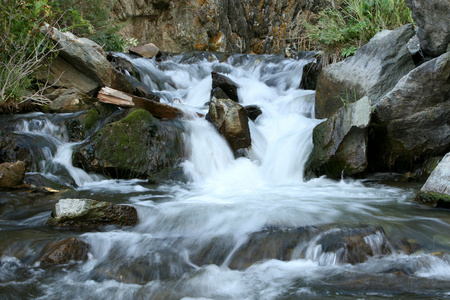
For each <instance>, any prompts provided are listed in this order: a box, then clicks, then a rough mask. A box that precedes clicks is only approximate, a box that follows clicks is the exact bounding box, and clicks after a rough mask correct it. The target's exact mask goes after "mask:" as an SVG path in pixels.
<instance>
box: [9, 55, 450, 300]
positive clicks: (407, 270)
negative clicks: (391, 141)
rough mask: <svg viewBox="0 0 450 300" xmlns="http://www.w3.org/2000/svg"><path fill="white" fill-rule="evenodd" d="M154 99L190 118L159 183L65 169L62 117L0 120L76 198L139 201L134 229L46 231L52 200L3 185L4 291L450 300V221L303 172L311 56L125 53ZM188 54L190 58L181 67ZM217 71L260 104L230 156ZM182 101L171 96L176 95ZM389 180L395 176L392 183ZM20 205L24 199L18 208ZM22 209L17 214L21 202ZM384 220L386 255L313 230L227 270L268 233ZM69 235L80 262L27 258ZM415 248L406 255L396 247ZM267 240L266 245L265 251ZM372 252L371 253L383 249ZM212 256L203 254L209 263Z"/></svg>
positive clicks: (360, 184) (397, 197)
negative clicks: (333, 246)
mask: <svg viewBox="0 0 450 300" xmlns="http://www.w3.org/2000/svg"><path fill="white" fill-rule="evenodd" d="M130 60H131V62H132V63H133V65H134V66H135V68H136V69H137V70H138V72H139V74H140V78H141V80H142V82H143V83H145V84H146V85H147V86H148V87H149V88H150V89H152V90H154V92H155V93H157V94H158V95H160V96H161V97H162V101H163V102H166V103H168V104H171V105H175V106H177V107H179V108H181V109H183V110H184V111H186V112H188V113H186V114H187V116H188V117H186V118H185V120H183V121H182V122H183V127H184V128H185V132H184V133H183V138H184V141H185V145H186V153H188V156H187V158H186V160H185V161H183V162H182V163H181V166H182V168H183V170H184V172H185V175H186V177H187V178H188V181H187V182H173V181H168V182H167V183H165V184H162V185H154V184H149V183H147V182H146V181H145V180H137V179H136V180H115V179H108V178H104V177H101V176H99V175H97V174H88V173H86V172H85V171H83V170H81V169H79V168H75V167H73V166H72V164H71V153H72V148H73V147H74V146H75V144H74V143H69V142H68V138H67V132H66V131H65V129H64V128H65V127H64V126H63V124H62V122H61V121H60V118H62V119H64V118H70V117H71V116H70V115H62V116H58V115H47V114H32V115H27V116H15V117H8V118H7V119H6V118H3V120H2V121H0V124H1V125H2V127H6V124H8V126H9V127H11V126H12V127H13V128H14V129H13V130H14V131H15V132H17V134H23V135H30V134H31V135H33V136H35V137H38V138H42V139H45V140H47V141H48V142H47V144H48V147H47V149H42V153H43V155H42V157H44V158H43V159H42V160H41V161H40V162H39V163H38V164H36V167H35V171H36V172H37V173H40V174H44V175H45V176H48V177H49V178H51V177H52V176H55V175H54V173H55V170H60V169H64V170H66V171H67V172H66V173H68V174H70V177H71V178H72V179H73V181H72V182H73V183H72V185H73V186H74V188H75V194H74V197H77V198H90V199H95V200H99V201H110V202H113V203H117V204H128V205H133V206H135V207H136V208H137V210H138V215H139V220H140V222H139V224H138V225H137V226H136V227H134V228H127V229H117V228H112V229H110V228H108V229H105V230H101V231H96V232H84V233H83V232H79V231H73V230H54V229H51V228H48V227H47V226H46V225H44V223H45V221H46V219H47V218H48V217H49V215H50V211H51V207H52V205H53V203H52V202H46V201H40V200H39V199H38V200H36V199H34V198H33V200H32V201H31V200H30V201H29V202H26V201H28V200H26V199H25V198H27V197H28V196H26V195H24V194H23V193H16V192H14V191H11V192H4V193H2V195H1V197H2V202H1V204H2V206H0V207H1V208H2V210H1V211H0V212H1V214H0V225H1V227H0V240H1V241H2V242H1V246H0V253H1V254H2V257H1V258H0V298H1V299H18V298H22V299H27V298H29V299H68V298H71V299H113V298H114V299H324V298H331V299H384V298H395V299H442V298H449V297H450V255H449V254H448V253H449V250H450V236H449V234H448V232H449V229H450V217H449V214H448V211H443V210H435V209H432V208H428V207H425V206H421V205H418V204H416V203H414V202H413V198H414V195H415V193H416V192H417V186H415V185H406V186H395V185H387V184H383V183H382V180H380V179H379V178H383V176H385V177H387V178H390V180H393V179H394V178H395V177H393V176H391V175H389V174H387V175H386V174H385V175H383V176H381V175H379V176H377V177H376V176H372V177H369V178H367V179H364V180H350V179H342V180H340V181H335V180H330V179H327V178H325V177H321V178H314V179H309V180H306V179H305V178H304V164H305V162H306V160H307V159H308V155H309V153H310V151H311V149H312V130H313V128H314V127H315V126H316V125H317V124H318V123H320V122H321V121H322V120H316V119H314V118H313V115H314V92H313V91H305V90H301V89H299V86H300V81H301V77H302V69H303V66H304V64H306V63H307V62H308V61H307V60H294V59H285V58H283V57H278V56H245V55H236V56H231V57H230V58H229V59H228V60H227V61H225V62H220V61H218V60H208V59H195V57H194V58H193V57H189V56H183V55H181V56H175V57H172V58H170V59H168V60H166V61H163V62H156V61H154V60H148V59H143V58H134V59H130ZM187 61H189V63H187ZM211 71H215V72H219V73H221V74H224V75H226V76H228V77H229V78H230V79H232V80H233V81H235V82H236V83H237V85H238V94H239V99H240V103H241V104H242V105H250V104H252V105H258V106H259V107H260V108H261V110H262V112H263V113H262V115H261V116H259V117H258V118H257V119H256V120H255V121H254V122H253V121H250V130H251V138H252V146H251V147H250V148H249V149H247V150H246V153H245V155H244V157H240V158H237V159H236V158H235V157H234V154H233V153H232V151H231V150H230V148H229V146H228V144H227V142H226V140H225V139H224V138H223V137H222V136H220V135H219V134H218V133H217V131H216V130H215V128H214V127H213V126H212V125H211V124H210V123H209V122H207V121H206V120H205V119H204V118H202V117H198V115H197V114H196V113H201V114H205V113H206V112H207V110H208V107H207V106H206V105H205V103H207V102H208V101H209V97H210V91H211V83H212V81H211V76H210V74H211ZM174 99H179V101H178V100H177V101H174ZM394 183H395V181H394ZM19 202H26V203H27V205H22V206H20V205H18V203H19ZM16 206H17V207H18V208H17V209H15V207H16ZM366 225H372V226H381V227H382V228H383V230H384V232H385V234H386V237H387V239H388V241H389V247H390V249H391V254H384V255H381V252H380V253H378V252H377V249H379V247H380V243H381V241H382V239H383V237H382V236H381V235H380V234H373V235H370V236H368V237H366V239H365V241H366V243H367V244H369V245H370V247H371V248H372V249H374V253H375V256H373V257H370V258H369V259H368V260H367V261H365V262H363V263H357V264H353V265H352V264H349V263H345V262H344V263H343V262H341V261H340V260H339V255H338V253H332V252H328V253H325V252H324V251H323V249H322V248H321V247H320V245H318V244H317V240H318V238H319V237H320V234H324V233H323V232H322V233H317V235H316V236H315V237H312V238H311V239H306V240H305V241H304V242H303V243H301V244H299V245H297V247H296V248H295V250H294V252H293V255H292V256H291V259H290V260H284V261H282V260H279V259H275V258H272V259H265V260H260V261H257V262H254V263H252V264H251V265H250V266H248V267H245V268H238V269H235V268H231V267H230V266H231V263H232V261H233V259H235V258H236V257H235V255H236V253H238V252H237V251H238V249H239V247H240V246H242V245H244V244H245V243H246V242H248V241H249V239H250V237H251V236H252V234H254V233H258V232H263V231H264V230H265V229H266V228H281V229H289V228H310V227H311V228H316V227H317V228H321V226H328V227H329V228H331V229H329V230H331V231H332V230H335V229H334V228H339V226H341V227H342V226H352V227H358V226H366ZM72 236H76V237H78V238H80V239H81V240H83V241H85V242H87V243H88V244H89V245H90V253H89V259H88V261H87V262H78V263H77V262H74V263H71V264H67V265H62V266H56V267H50V268H42V267H40V266H39V264H36V263H35V259H36V258H37V257H38V256H39V253H40V251H42V248H43V247H44V246H45V245H46V243H48V242H49V241H55V240H61V239H64V238H68V237H72ZM405 241H407V243H408V244H409V245H413V246H414V250H412V251H406V250H405V248H404V247H402V246H401V245H404V244H405ZM261 247H264V245H262V246H261ZM378 254H379V255H378ZM205 256H206V257H208V258H210V259H211V261H215V262H216V263H211V262H206V263H205V262H203V263H200V262H202V261H204V258H205Z"/></svg>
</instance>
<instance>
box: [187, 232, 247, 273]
mask: <svg viewBox="0 0 450 300" xmlns="http://www.w3.org/2000/svg"><path fill="white" fill-rule="evenodd" d="M234 247H235V241H234V238H233V236H231V235H223V236H218V237H214V238H212V239H211V240H210V242H209V243H206V244H203V243H202V242H200V243H196V244H195V245H193V246H192V247H191V249H190V255H189V259H190V261H192V262H193V263H194V264H196V265H197V266H204V265H210V264H214V265H217V266H220V265H222V264H223V263H224V262H225V260H226V259H227V257H228V256H229V255H230V253H231V252H232V251H233V249H234ZM242 263H244V262H242ZM245 266H247V265H245ZM242 267H244V266H242ZM236 268H237V267H236Z"/></svg>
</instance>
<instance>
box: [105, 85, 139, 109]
mask: <svg viewBox="0 0 450 300" xmlns="http://www.w3.org/2000/svg"><path fill="white" fill-rule="evenodd" d="M97 98H98V100H99V101H100V102H103V103H108V104H114V105H117V106H121V107H134V103H133V98H132V97H131V96H130V95H128V94H126V93H124V92H121V91H118V90H115V89H112V88H109V87H106V86H105V87H103V88H102V89H101V90H100V92H98V96H97Z"/></svg>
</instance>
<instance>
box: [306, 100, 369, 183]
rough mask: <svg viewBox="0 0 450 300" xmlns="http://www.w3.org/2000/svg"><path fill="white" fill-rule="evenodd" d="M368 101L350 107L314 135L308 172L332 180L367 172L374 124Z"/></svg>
mask: <svg viewBox="0 0 450 300" xmlns="http://www.w3.org/2000/svg"><path fill="white" fill-rule="evenodd" d="M371 114H372V110H371V106H370V103H369V98H368V97H363V98H362V99H361V100H359V101H357V102H355V103H351V104H347V105H345V106H344V107H341V108H340V109H339V111H338V112H337V113H336V114H335V115H333V116H332V117H330V118H328V120H326V121H324V122H322V123H320V124H319V125H317V126H316V128H314V131H313V144H314V148H313V151H312V152H311V155H310V158H309V160H308V162H307V164H306V172H307V174H308V173H311V172H312V173H314V174H315V175H323V174H326V175H327V176H329V177H331V178H336V179H337V178H340V177H341V176H342V175H343V174H344V175H346V176H356V175H359V174H361V173H363V172H365V171H366V168H367V165H368V156H367V144H368V131H369V125H370V121H371Z"/></svg>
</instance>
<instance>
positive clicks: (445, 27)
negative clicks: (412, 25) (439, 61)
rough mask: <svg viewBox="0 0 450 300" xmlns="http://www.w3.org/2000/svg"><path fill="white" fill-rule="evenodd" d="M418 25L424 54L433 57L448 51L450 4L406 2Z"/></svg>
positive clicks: (446, 2)
mask: <svg viewBox="0 0 450 300" xmlns="http://www.w3.org/2000/svg"><path fill="white" fill-rule="evenodd" d="M405 2H406V5H407V6H408V7H409V8H410V9H411V11H412V16H413V19H414V21H415V22H416V25H417V27H418V28H417V37H418V38H419V40H420V44H421V48H422V50H423V52H425V53H426V54H428V55H431V56H432V57H436V56H439V55H442V54H444V53H445V52H446V51H448V48H447V47H448V45H449V43H450V22H448V16H449V15H450V3H449V2H448V1H441V0H428V1H420V0H406V1H405Z"/></svg>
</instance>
